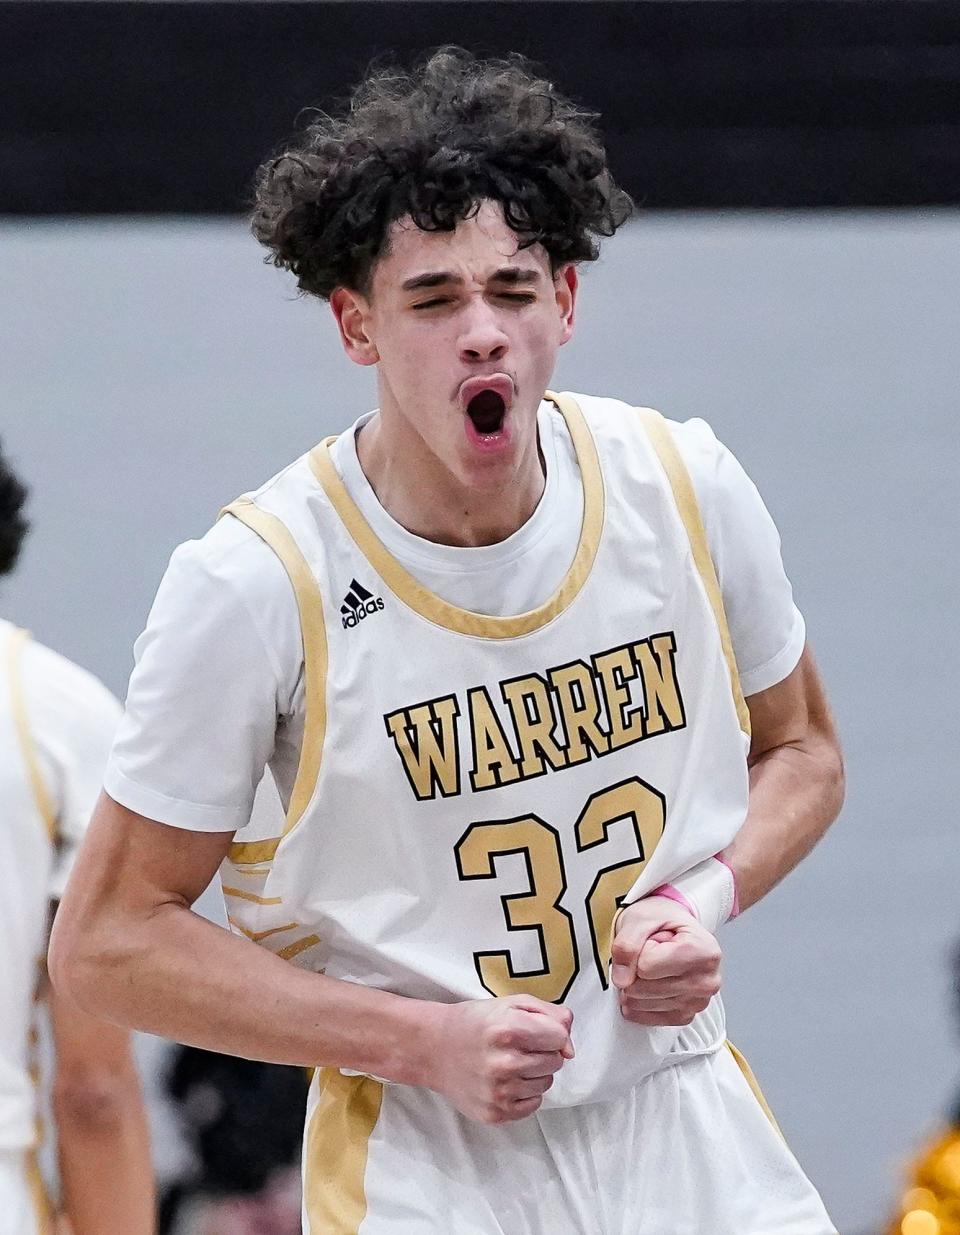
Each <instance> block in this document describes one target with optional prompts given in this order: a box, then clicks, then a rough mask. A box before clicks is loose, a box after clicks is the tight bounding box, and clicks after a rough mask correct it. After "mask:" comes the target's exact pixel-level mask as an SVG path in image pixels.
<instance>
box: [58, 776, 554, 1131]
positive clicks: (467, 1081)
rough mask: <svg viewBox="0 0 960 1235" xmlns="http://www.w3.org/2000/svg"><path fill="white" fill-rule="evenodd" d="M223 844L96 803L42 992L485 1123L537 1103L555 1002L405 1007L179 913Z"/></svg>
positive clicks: (548, 1061) (187, 910)
mask: <svg viewBox="0 0 960 1235" xmlns="http://www.w3.org/2000/svg"><path fill="white" fill-rule="evenodd" d="M231 839H232V833H230V832H206V833H204V832H190V831H187V830H186V829H181V828H174V827H168V826H166V825H165V824H162V823H158V822H155V821H154V820H151V819H147V818H145V817H144V816H142V815H138V814H135V813H134V812H133V811H130V810H128V809H127V808H126V807H123V806H121V805H120V804H119V803H117V802H115V801H114V800H113V799H112V798H110V797H109V796H108V795H106V794H104V795H103V796H102V797H101V799H100V802H99V804H98V806H97V809H96V811H95V813H94V817H93V821H92V822H91V825H90V829H89V832H88V834H87V838H86V840H85V842H84V845H83V847H82V848H81V851H80V854H79V857H78V859H77V863H76V867H75V871H74V875H73V876H72V878H71V881H70V883H69V885H68V887H67V891H66V894H65V896H64V899H63V902H62V904H61V907H60V912H59V913H58V914H57V918H56V921H55V923H54V930H53V938H52V942H51V951H50V972H51V977H52V979H53V982H54V984H55V985H56V986H58V987H59V988H60V989H61V990H62V991H63V992H64V994H65V996H67V997H69V998H71V999H72V1000H74V1001H75V1002H76V1003H78V1004H80V1006H81V1007H83V1008H85V1009H87V1010H88V1011H90V1012H96V1013H98V1014H99V1015H101V1016H105V1017H107V1018H109V1019H111V1020H113V1021H116V1022H118V1023H120V1024H124V1025H130V1026H136V1027H138V1028H141V1029H146V1030H148V1031H149V1032H151V1033H156V1034H161V1035H162V1036H164V1037H168V1038H173V1039H175V1040H177V1041H180V1042H186V1043H190V1044H191V1045H194V1046H199V1047H203V1048H205V1049H207V1050H214V1051H222V1052H225V1053H227V1054H232V1055H240V1056H244V1057H246V1058H249V1059H263V1060H267V1061H272V1062H275V1063H287V1064H301V1065H307V1066H315V1065H319V1066H328V1067H346V1068H352V1069H356V1070H357V1071H360V1072H365V1073H368V1074H370V1075H372V1076H377V1077H382V1078H383V1079H385V1080H390V1081H397V1082H400V1083H405V1084H413V1085H424V1086H427V1087H429V1088H432V1089H436V1090H437V1091H439V1092H441V1093H443V1094H445V1096H446V1097H447V1098H448V1099H449V1100H450V1101H451V1102H452V1103H453V1104H454V1105H455V1106H456V1107H457V1108H458V1109H459V1110H461V1111H463V1112H464V1113H465V1114H467V1115H468V1116H470V1117H472V1118H475V1119H479V1120H482V1121H484V1122H491V1123H494V1122H501V1121H505V1120H510V1119H518V1118H521V1117H522V1116H524V1115H528V1114H531V1113H532V1112H533V1111H534V1110H536V1109H537V1108H538V1107H539V1105H540V1103H541V1101H542V1096H543V1094H544V1092H545V1091H546V1090H547V1089H548V1088H549V1087H550V1084H551V1082H552V1077H553V1074H554V1073H555V1072H556V1071H557V1070H558V1069H559V1068H560V1067H561V1066H562V1064H563V1062H564V1059H565V1058H567V1057H569V1055H570V1054H571V1053H572V1047H571V1044H570V1032H569V1031H570V1023H571V1019H572V1018H571V1016H570V1013H569V1012H568V1011H567V1010H566V1009H564V1008H557V1007H554V1006H553V1005H552V1004H548V1003H544V1002H543V1001H542V1000H539V999H533V998H524V997H519V996H510V997H507V998H504V999H492V1000H481V1001H476V1002H466V1003H459V1004H441V1003H434V1002H429V1001H423V1000H416V999H407V998H404V997H402V996H399V995H393V994H390V993H387V992H384V991H377V990H372V989H369V988H367V987H364V986H360V985H358V984H354V983H350V982H344V981H340V980H338V979H335V978H328V977H325V976H324V975H322V974H316V973H311V972H308V971H306V970H303V969H300V968H298V967H297V966H295V965H292V964H290V963H289V962H287V961H285V960H281V959H280V958H279V957H278V956H275V955H273V954H272V953H270V952H268V951H267V950H266V949H264V948H261V947H259V946H257V945H256V944H254V943H252V942H250V941H248V940H246V939H242V938H240V937H239V936H236V935H233V934H230V933H229V932H228V931H225V930H223V929H222V928H221V927H219V926H216V925H215V924H213V923H211V922H208V921H206V920H205V919H204V918H202V917H200V916H199V915H198V914H195V913H194V912H193V910H192V908H191V906H192V905H193V903H194V901H196V899H197V898H198V897H199V895H200V893H201V892H202V891H203V890H204V888H205V887H206V886H207V884H208V883H209V882H210V880H211V879H212V878H213V876H214V875H215V873H216V871H217V869H218V867H219V865H220V863H221V862H222V860H223V858H224V857H225V856H226V853H227V850H228V848H229V845H230V842H231Z"/></svg>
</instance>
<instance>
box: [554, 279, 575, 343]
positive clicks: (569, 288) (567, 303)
mask: <svg viewBox="0 0 960 1235" xmlns="http://www.w3.org/2000/svg"><path fill="white" fill-rule="evenodd" d="M553 285H554V289H555V291H556V296H557V309H558V310H559V312H560V345H561V347H562V346H563V344H564V343H568V342H569V341H570V337H571V336H572V334H573V321H574V316H575V312H574V311H575V309H576V304H577V290H578V288H579V287H580V280H579V278H578V277H577V268H576V266H574V265H572V264H571V265H569V266H562V267H561V268H560V269H559V270H558V271H557V273H556V275H555V277H554V280H553Z"/></svg>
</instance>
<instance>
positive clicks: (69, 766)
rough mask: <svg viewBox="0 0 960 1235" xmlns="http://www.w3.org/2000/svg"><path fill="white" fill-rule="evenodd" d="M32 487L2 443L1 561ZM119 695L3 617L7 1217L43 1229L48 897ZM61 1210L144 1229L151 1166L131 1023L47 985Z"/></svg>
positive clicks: (118, 1232) (14, 1227)
mask: <svg viewBox="0 0 960 1235" xmlns="http://www.w3.org/2000/svg"><path fill="white" fill-rule="evenodd" d="M25 499H26V490H25V488H24V487H23V485H22V484H21V483H20V481H19V480H18V479H17V477H16V476H15V475H14V473H13V471H12V470H11V468H10V467H9V466H8V465H7V463H6V461H5V460H4V459H3V457H2V455H0V575H5V574H7V573H9V571H11V570H12V569H13V566H14V564H15V562H16V560H17V556H18V554H19V551H20V546H21V543H22V540H23V537H24V535H25V534H26V531H27V522H26V519H25V518H24V517H23V513H22V508H23V504H24V501H25ZM119 715H120V708H119V705H118V704H117V701H116V700H115V699H114V698H113V696H112V695H111V694H110V693H109V691H107V690H106V689H105V688H104V687H103V686H102V685H101V684H100V683H99V682H98V681H97V680H96V678H94V677H92V676H91V675H90V674H89V673H87V672H85V671H84V670H83V669H80V668H78V666H76V665H73V664H71V663H70V662H69V661H68V660H65V659H64V658H63V657H62V656H58V655H57V653H56V652H52V651H50V649H49V648H45V647H42V646H41V645H40V644H38V643H36V642H34V641H33V640H31V639H30V638H29V637H28V636H27V633H26V631H22V630H18V629H17V628H16V627H15V626H12V625H11V624H10V623H9V622H7V621H4V620H2V619H0V794H2V808H3V809H2V819H3V836H4V844H5V857H6V862H7V866H8V869H9V872H10V879H9V881H8V885H7V892H6V895H5V896H4V897H3V898H2V901H0V955H2V960H3V971H2V972H3V998H2V1000H0V1231H3V1232H10V1235H41V1233H42V1235H47V1233H48V1232H52V1230H53V1225H52V1223H53V1213H52V1209H51V1205H50V1203H49V1201H48V1200H47V1198H46V1196H45V1194H44V1189H43V1186H42V1183H41V1180H40V1173H39V1170H38V1168H37V1164H36V1152H35V1151H36V1145H37V1136H38V1111H37V1098H36V1093H35V1089H34V1081H33V1075H32V1074H33V1073H34V1066H33V1063H32V1060H31V1055H32V1052H33V1049H35V1048H34V1047H32V1046H31V1029H32V1026H31V1021H32V1017H33V1012H34V1006H35V1002H34V1001H35V997H36V996H37V994H38V989H39V984H40V979H41V975H42V963H41V962H42V958H43V954H44V951H45V949H46V936H47V928H48V925H49V914H50V908H51V904H52V903H55V902H56V901H57V899H58V898H59V896H60V893H61V892H62V890H63V885H64V883H65V882H66V877H67V873H68V870H69V868H70V865H71V863H72V861H73V856H74V852H75V850H76V847H77V844H78V842H79V840H80V837H81V836H82V834H83V831H84V829H85V828H86V825H87V820H88V818H89V816H90V813H91V811H92V809H93V806H94V803H95V801H96V798H97V792H98V790H99V787H100V781H101V779H102V777H103V769H104V765H105V764H106V761H107V755H108V753H109V750H110V744H111V742H112V741H113V735H114V732H115V730H116V726H117V720H118V718H119ZM47 995H48V998H49V1013H50V1023H51V1027H52V1031H53V1043H54V1048H55V1067H56V1071H55V1075H54V1079H53V1110H54V1115H55V1118H56V1136H57V1147H58V1158H59V1171H60V1181H61V1187H62V1194H63V1195H62V1212H63V1214H64V1215H65V1216H66V1217H67V1218H68V1219H69V1222H70V1225H71V1228H72V1230H73V1231H74V1232H75V1233H76V1235H147V1232H149V1231H152V1230H153V1185H152V1178H153V1173H152V1169H151V1165H150V1156H149V1142H148V1136H147V1128H146V1118H145V1114H144V1110H143V1105H142V1102H141V1098H140V1086H139V1081H138V1078H137V1073H136V1070H135V1068H134V1064H133V1060H132V1057H131V1054H130V1042H129V1034H128V1033H127V1032H126V1031H125V1030H121V1029H118V1028H117V1027H116V1026H114V1025H106V1024H104V1023H103V1022H102V1021H100V1020H96V1019H94V1018H93V1017H91V1016H90V1015H88V1014H87V1013H86V1012H82V1011H81V1010H80V1008H79V1007H77V1006H76V1005H75V1004H74V1003H73V1002H72V1001H71V1000H70V999H69V997H68V996H67V995H65V994H64V993H63V992H62V991H55V992H50V991H49V989H48V990H47Z"/></svg>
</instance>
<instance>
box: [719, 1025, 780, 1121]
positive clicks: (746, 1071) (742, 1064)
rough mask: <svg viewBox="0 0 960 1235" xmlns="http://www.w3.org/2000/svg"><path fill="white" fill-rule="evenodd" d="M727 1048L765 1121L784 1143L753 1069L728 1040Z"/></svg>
mask: <svg viewBox="0 0 960 1235" xmlns="http://www.w3.org/2000/svg"><path fill="white" fill-rule="evenodd" d="M727 1047H728V1049H729V1051H730V1054H731V1055H732V1056H733V1058H734V1059H735V1060H736V1064H737V1067H738V1068H739V1069H740V1071H741V1072H742V1073H743V1076H744V1080H745V1081H746V1082H747V1084H748V1085H749V1086H750V1088H751V1090H752V1091H753V1096H754V1097H755V1098H756V1100H757V1101H758V1102H759V1103H760V1106H761V1108H762V1110H763V1113H764V1115H766V1117H767V1119H769V1120H770V1122H771V1123H772V1124H773V1126H774V1128H776V1130H777V1133H778V1134H779V1136H780V1137H781V1139H782V1140H784V1141H785V1140H786V1139H787V1138H786V1137H785V1136H784V1135H783V1132H782V1131H781V1129H780V1125H779V1124H778V1123H777V1121H776V1118H775V1116H774V1114H773V1111H771V1109H770V1105H769V1103H768V1102H767V1100H766V1098H765V1097H764V1096H763V1090H762V1089H761V1088H760V1086H759V1085H758V1084H757V1078H756V1077H755V1076H754V1075H753V1069H752V1068H751V1067H750V1065H749V1064H748V1063H747V1061H746V1060H745V1059H744V1057H743V1056H742V1055H741V1054H740V1052H739V1051H738V1050H737V1048H736V1047H735V1046H734V1045H733V1043H732V1042H731V1041H729V1039H728V1041H727Z"/></svg>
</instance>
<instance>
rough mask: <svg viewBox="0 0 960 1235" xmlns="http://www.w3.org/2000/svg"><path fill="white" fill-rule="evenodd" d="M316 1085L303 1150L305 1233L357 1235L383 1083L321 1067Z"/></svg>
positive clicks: (381, 1099)
mask: <svg viewBox="0 0 960 1235" xmlns="http://www.w3.org/2000/svg"><path fill="white" fill-rule="evenodd" d="M319 1086H320V1096H319V1098H318V1100H317V1105H316V1106H315V1107H314V1109H313V1114H312V1115H311V1116H310V1122H309V1124H308V1125H307V1135H306V1147H305V1152H304V1171H303V1176H304V1177H303V1205H304V1210H305V1211H306V1215H307V1232H308V1235H357V1231H358V1230H359V1228H360V1223H361V1222H362V1221H363V1219H364V1218H365V1217H366V1213H367V1196H366V1192H365V1190H364V1186H363V1177H364V1175H365V1174H366V1170H367V1149H368V1145H369V1142H370V1137H371V1135H372V1133H373V1129H374V1127H375V1126H376V1122H377V1119H378V1118H379V1117H380V1106H381V1104H382V1102H383V1085H382V1084H381V1083H380V1081H375V1080H374V1079H373V1078H372V1077H369V1076H344V1075H343V1073H342V1072H340V1071H339V1069H337V1068H324V1069H322V1071H321V1073H320V1079H319Z"/></svg>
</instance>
